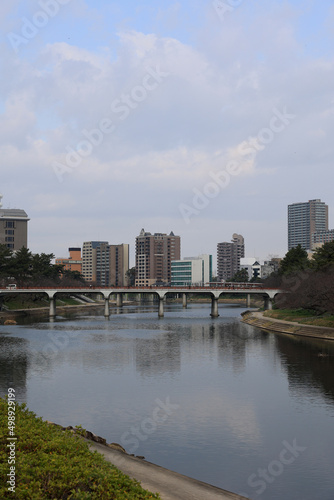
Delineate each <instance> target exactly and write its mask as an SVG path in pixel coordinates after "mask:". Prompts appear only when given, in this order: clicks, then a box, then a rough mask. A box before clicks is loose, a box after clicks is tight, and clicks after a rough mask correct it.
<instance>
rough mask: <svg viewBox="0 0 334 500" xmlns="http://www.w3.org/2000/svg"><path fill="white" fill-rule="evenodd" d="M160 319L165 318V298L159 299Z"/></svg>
mask: <svg viewBox="0 0 334 500" xmlns="http://www.w3.org/2000/svg"><path fill="white" fill-rule="evenodd" d="M158 316H159V318H163V317H164V297H159V313H158Z"/></svg>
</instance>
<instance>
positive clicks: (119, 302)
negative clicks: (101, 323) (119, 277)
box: [116, 293, 123, 307]
mask: <svg viewBox="0 0 334 500" xmlns="http://www.w3.org/2000/svg"><path fill="white" fill-rule="evenodd" d="M122 305H123V295H122V294H121V293H116V306H117V307H122Z"/></svg>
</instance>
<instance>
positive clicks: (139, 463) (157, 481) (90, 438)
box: [48, 422, 247, 500]
mask: <svg viewBox="0 0 334 500" xmlns="http://www.w3.org/2000/svg"><path fill="white" fill-rule="evenodd" d="M48 424H49V425H54V426H56V427H58V428H60V429H62V430H68V431H70V432H72V433H76V434H79V435H80V436H81V437H82V439H84V440H85V441H86V442H87V444H88V445H89V448H90V449H91V451H97V452H98V453H100V454H101V455H103V456H104V458H105V460H107V461H108V462H110V463H112V464H113V465H114V466H115V467H117V468H118V469H119V470H120V471H121V472H123V473H124V474H126V475H128V476H129V477H130V478H131V479H135V480H137V481H139V482H140V483H141V486H142V487H143V488H144V489H147V490H149V491H152V492H157V493H159V495H160V497H161V499H162V500H247V499H246V498H245V497H243V496H241V495H238V494H236V493H232V492H230V491H227V490H223V489H221V488H217V487H216V486H212V485H211V484H208V483H204V482H202V481H198V480H197V479H193V478H191V477H188V476H184V475H182V474H179V473H177V472H173V471H171V470H169V469H165V468H164V467H160V466H159V465H155V464H153V463H151V462H147V461H146V460H145V457H139V456H135V455H129V454H128V453H127V452H126V451H125V449H124V448H123V447H122V446H120V445H119V444H117V443H111V444H108V443H107V441H106V439H104V438H102V437H101V436H97V435H96V434H93V433H92V432H90V431H86V430H85V429H81V430H80V431H78V430H77V429H76V428H73V427H72V426H68V427H62V426H61V425H58V424H55V423H54V422H48Z"/></svg>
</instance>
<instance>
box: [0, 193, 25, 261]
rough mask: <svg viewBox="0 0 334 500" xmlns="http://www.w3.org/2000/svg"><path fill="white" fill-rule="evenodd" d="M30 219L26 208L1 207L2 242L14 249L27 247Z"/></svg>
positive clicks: (0, 240)
mask: <svg viewBox="0 0 334 500" xmlns="http://www.w3.org/2000/svg"><path fill="white" fill-rule="evenodd" d="M0 199H1V198H0ZM0 207H1V204H0ZM29 220H30V219H29V218H28V215H27V214H26V212H25V211H24V210H20V209H16V208H8V209H1V208H0V244H1V245H6V247H8V248H10V249H11V250H14V251H15V250H20V249H21V248H22V247H26V248H27V247H28V221H29Z"/></svg>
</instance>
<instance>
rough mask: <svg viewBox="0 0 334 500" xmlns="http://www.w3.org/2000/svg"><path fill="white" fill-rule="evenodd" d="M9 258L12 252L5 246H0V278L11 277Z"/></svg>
mask: <svg viewBox="0 0 334 500" xmlns="http://www.w3.org/2000/svg"><path fill="white" fill-rule="evenodd" d="M11 257H12V252H11V250H10V249H9V248H8V247H7V246H6V245H0V277H1V278H6V277H7V276H11V274H10V269H11V267H12V266H11V265H10V263H11Z"/></svg>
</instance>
